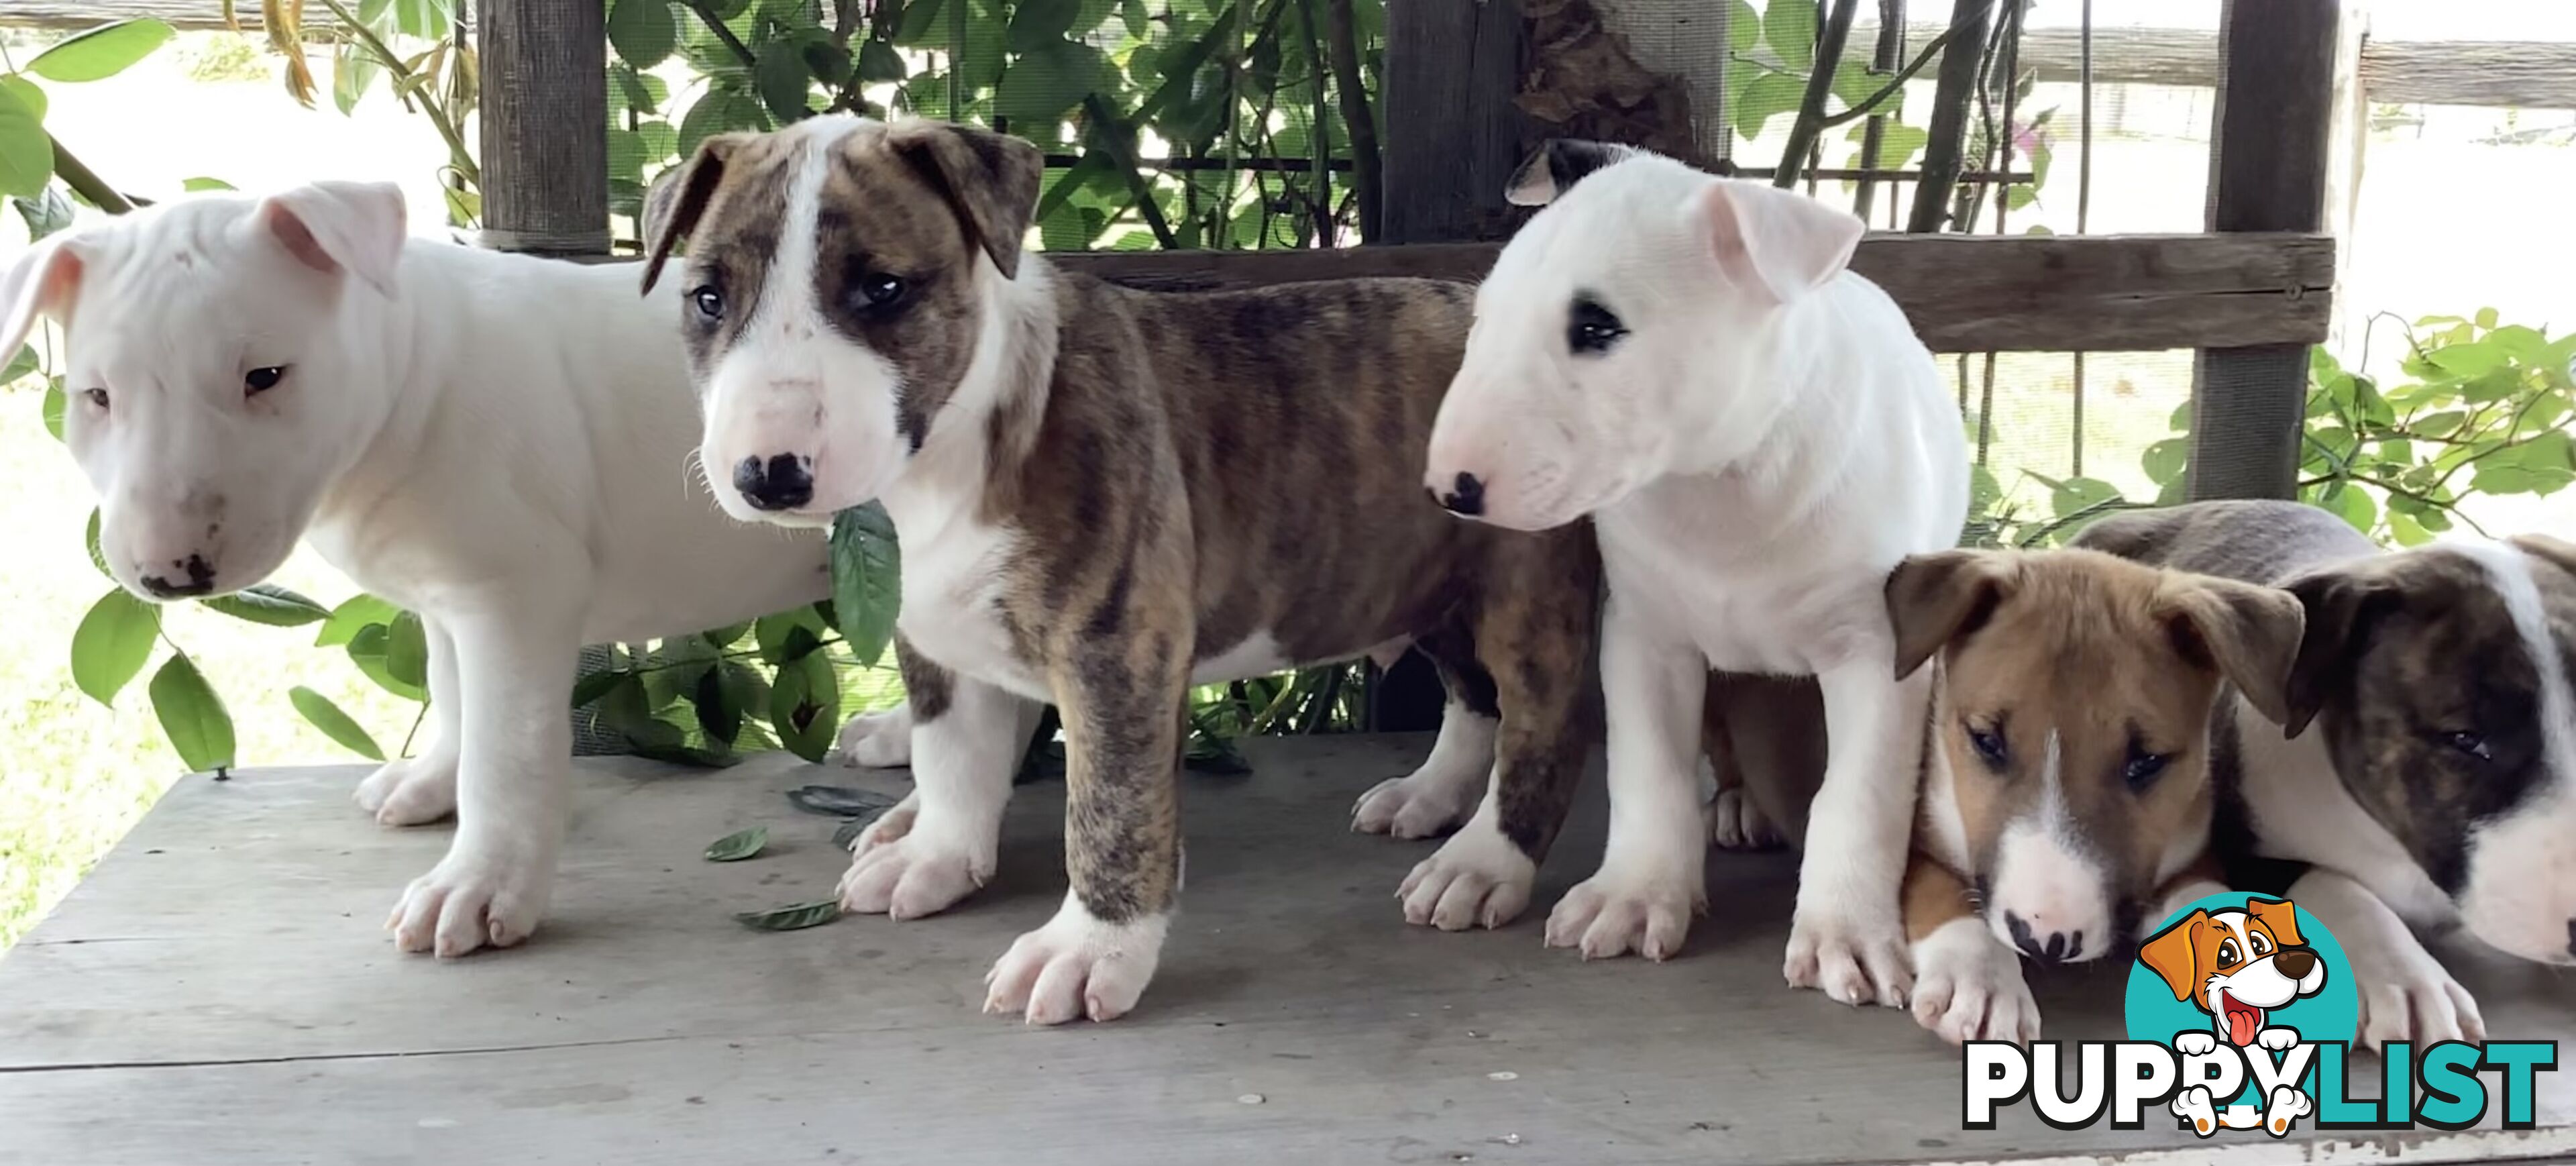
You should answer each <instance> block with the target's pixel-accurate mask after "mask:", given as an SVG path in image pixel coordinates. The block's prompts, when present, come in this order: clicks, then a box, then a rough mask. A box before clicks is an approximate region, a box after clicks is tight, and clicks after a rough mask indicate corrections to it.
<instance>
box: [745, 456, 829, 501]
mask: <svg viewBox="0 0 2576 1166" xmlns="http://www.w3.org/2000/svg"><path fill="white" fill-rule="evenodd" d="M812 467H813V462H812V461H811V460H809V459H807V458H805V457H802V456H800V455H796V454H785V453H782V454H779V455H777V456H775V457H772V458H770V459H769V460H768V461H767V462H763V461H761V460H760V459H759V458H756V457H747V458H744V459H742V464H741V465H738V466H735V467H734V468H733V488H734V489H736V490H740V491H742V496H743V500H745V501H747V502H749V503H751V505H752V508H753V509H755V510H791V509H794V508H796V507H798V506H803V505H804V504H806V503H808V502H811V501H813V500H814V473H813V468H812Z"/></svg>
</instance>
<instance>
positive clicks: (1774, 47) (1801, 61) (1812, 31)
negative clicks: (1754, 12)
mask: <svg viewBox="0 0 2576 1166" xmlns="http://www.w3.org/2000/svg"><path fill="white" fill-rule="evenodd" d="M1762 40H1763V42H1764V43H1766V44H1768V45H1770V46H1771V51H1772V52H1775V53H1778V54H1780V63H1781V64H1784V65H1787V66H1789V67H1790V68H1791V69H1794V70H1796V71H1798V72H1800V73H1804V72H1806V71H1807V70H1808V69H1809V68H1811V67H1813V66H1814V65H1815V63H1816V0H1771V3H1770V4H1769V6H1767V7H1765V8H1764V9H1763V10H1762Z"/></svg>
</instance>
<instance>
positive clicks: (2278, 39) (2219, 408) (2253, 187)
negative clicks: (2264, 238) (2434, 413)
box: [2190, 0, 2343, 499]
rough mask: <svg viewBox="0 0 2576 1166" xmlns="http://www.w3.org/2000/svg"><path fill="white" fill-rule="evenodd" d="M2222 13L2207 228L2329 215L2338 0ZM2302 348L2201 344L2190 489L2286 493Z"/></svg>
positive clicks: (2294, 461) (2304, 364)
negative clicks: (2209, 346)
mask: <svg viewBox="0 0 2576 1166" xmlns="http://www.w3.org/2000/svg"><path fill="white" fill-rule="evenodd" d="M2220 11H2221V15H2220V17H2219V23H2220V32H2219V52H2220V53H2221V54H2222V58H2223V59H2222V62H2221V69H2220V72H2219V85H2218V102H2217V111H2216V114H2215V118H2214V122H2215V131H2214V132H2213V133H2212V134H2211V138H2210V175H2209V189H2210V203H2209V229H2210V230H2212V231H2316V230H2318V229H2320V228H2321V227H2323V225H2324V220H2325V195H2326V177H2327V173H2328V169H2329V162H2328V158H2329V155H2330V153H2331V144H2330V133H2329V125H2330V123H2331V121H2332V118H2333V113H2334V101H2335V65H2336V59H2337V56H2338V54H2337V47H2338V41H2337V28H2338V26H2339V24H2340V23H2341V21H2342V18H2343V4H2342V3H2341V0H2260V2H2258V3H2251V4H2243V3H2237V2H2236V0H2228V3H2227V4H2226V5H2225V7H2223V8H2222V9H2221V10H2220ZM2307 386H2308V349H2307V346H2306V345H2303V344H2265V345H2258V346H2255V347H2251V348H2212V349H2203V350H2202V351H2201V354H2200V360H2199V363H2198V366H2197V368H2196V369H2195V370H2194V375H2193V378H2192V424H2191V478H2190V496H2191V497H2193V498H2195V499H2199V498H2291V497H2295V496H2296V495H2297V493H2298V472H2299V442H2300V439H2301V433H2302V429H2303V426H2304V424H2305V418H2306V414H2307Z"/></svg>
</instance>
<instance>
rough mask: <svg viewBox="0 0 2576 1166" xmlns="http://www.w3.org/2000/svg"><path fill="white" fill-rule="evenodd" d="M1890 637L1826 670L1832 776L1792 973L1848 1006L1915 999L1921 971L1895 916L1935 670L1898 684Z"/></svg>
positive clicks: (1801, 984) (1810, 859) (1801, 903)
mask: <svg viewBox="0 0 2576 1166" xmlns="http://www.w3.org/2000/svg"><path fill="white" fill-rule="evenodd" d="M1890 655H1891V652H1890V650H1889V649H1888V648H1887V647H1886V646H1885V645H1880V646H1879V647H1878V649H1877V650H1875V651H1861V652H1856V653H1854V654H1853V655H1852V657H1851V658H1849V659H1846V660H1844V661H1842V662H1840V663H1838V664H1835V665H1834V666H1832V667H1829V668H1825V669H1822V670H1820V671H1819V672H1818V673H1817V676H1816V681H1817V684H1818V685H1819V686H1820V687H1821V688H1823V690H1824V696H1825V734H1826V737H1827V745H1826V761H1825V780H1824V784H1823V786H1822V787H1820V788H1819V789H1817V791H1816V800H1815V802H1814V804H1813V808H1812V809H1810V810H1809V812H1808V814H1807V852H1806V855H1805V857H1804V858H1803V859H1802V860H1801V861H1800V863H1799V864H1798V912H1797V915H1796V917H1795V918H1794V920H1793V921H1792V922H1791V924H1790V928H1789V952H1788V958H1787V959H1786V960H1785V961H1783V964H1782V968H1781V971H1782V974H1783V975H1785V976H1786V977H1787V978H1788V981H1789V985H1790V986H1791V987H1793V988H1822V989H1824V991H1825V994H1826V995H1828V996H1831V997H1833V998H1834V999H1836V1000H1840V1001H1842V1002H1843V1003H1845V1004H1859V1003H1862V1002H1864V1001H1868V1000H1876V1001H1877V1002H1878V1003H1880V1004H1884V1005H1886V1006H1888V1007H1890V1008H1902V1007H1904V1006H1905V999H1906V993H1907V992H1908V990H1910V989H1911V988H1912V987H1913V984H1914V975H1913V971H1912V969H1911V968H1910V967H1909V966H1908V965H1909V963H1910V961H1909V960H1908V959H1907V955H1906V950H1905V927H1904V924H1903V923H1902V922H1901V920H1900V919H1899V917H1898V913H1897V890H1898V882H1899V881H1900V880H1901V879H1902V878H1903V872H1904V869H1905V867H1904V864H1905V860H1906V854H1907V851H1908V846H1907V842H1908V839H1909V838H1910V836H1911V829H1910V827H1911V823H1912V821H1913V818H1914V793H1915V785H1916V782H1917V778H1918V770H1919V769H1920V768H1921V764H1922V756H1923V718H1924V711H1925V708H1926V705H1927V703H1928V701H1929V700H1930V697H1931V680H1932V674H1931V670H1930V669H1918V670H1916V671H1915V673H1914V675H1913V676H1911V677H1908V678H1907V679H1904V680H1901V681H1900V680H1890V679H1888V677H1889V675H1890V674H1891V673H1892V672H1893V671H1894V669H1893V668H1892V667H1891V666H1890V664H1889V658H1890Z"/></svg>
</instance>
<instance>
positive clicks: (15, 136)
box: [0, 16, 170, 384]
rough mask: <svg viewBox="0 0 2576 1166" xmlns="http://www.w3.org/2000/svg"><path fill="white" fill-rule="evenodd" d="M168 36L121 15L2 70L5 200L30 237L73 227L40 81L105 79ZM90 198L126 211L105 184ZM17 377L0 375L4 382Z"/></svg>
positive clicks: (0, 141) (157, 26)
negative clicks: (57, 187) (57, 188)
mask: <svg viewBox="0 0 2576 1166" xmlns="http://www.w3.org/2000/svg"><path fill="white" fill-rule="evenodd" d="M169 39H170V26H169V25H167V24H164V23H162V22H161V21H159V20H155V19H152V18H151V17H148V16H147V17H140V18H137V19H133V20H119V21H113V22H110V23H107V24H102V25H99V26H98V27H96V28H92V29H89V30H87V31H84V32H79V33H74V34H73V35H71V36H68V37H65V38H63V39H62V40H59V41H56V42H54V43H53V44H51V45H49V46H47V47H46V48H45V49H44V51H42V52H39V53H37V54H36V55H35V56H33V57H30V58H28V59H27V62H26V64H25V65H24V66H23V67H22V68H20V69H18V70H16V71H6V70H0V201H6V202H8V203H10V204H11V205H12V206H14V207H15V208H16V209H17V211H18V213H19V215H20V216H21V217H22V218H24V219H26V221H27V230H28V234H29V236H30V237H31V238H36V239H41V238H44V237H45V236H46V235H48V234H51V233H52V232H54V231H58V230H61V229H62V228H63V227H65V226H68V225H70V222H71V215H70V210H71V207H70V204H69V203H67V202H65V201H63V200H62V198H61V196H60V195H57V194H55V193H54V192H53V190H52V189H51V188H52V186H53V183H54V179H55V177H56V175H55V164H56V162H57V161H58V155H59V153H60V147H59V146H58V145H57V144H56V143H55V141H54V137H53V135H52V134H51V133H49V132H47V131H46V129H45V114H46V113H47V112H48V110H49V109H50V108H51V105H52V102H51V101H50V100H49V99H48V98H47V97H46V96H45V90H44V87H43V86H40V85H38V84H36V82H35V79H36V78H39V77H41V78H44V79H45V80H47V81H51V82H54V83H56V84H78V83H81V82H86V81H103V80H105V79H107V78H109V77H113V76H115V75H117V74H119V73H122V72H124V71H125V70H126V69H128V68H131V67H133V65H134V63H135V62H137V61H140V60H142V59H143V58H145V57H147V56H150V55H152V52H153V50H155V49H158V48H160V47H161V45H162V43H163V42H165V41H167V40H169ZM73 193H74V194H75V195H76V196H78V197H79V198H81V199H82V200H83V201H85V202H89V203H92V204H94V205H104V206H108V207H109V208H110V209H114V210H123V209H125V201H124V198H123V196H121V195H118V194H117V193H116V192H114V191H112V190H106V189H103V188H96V189H84V190H74V191H73ZM9 379H12V378H8V377H0V384H5V383H7V381H8V380H9Z"/></svg>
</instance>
